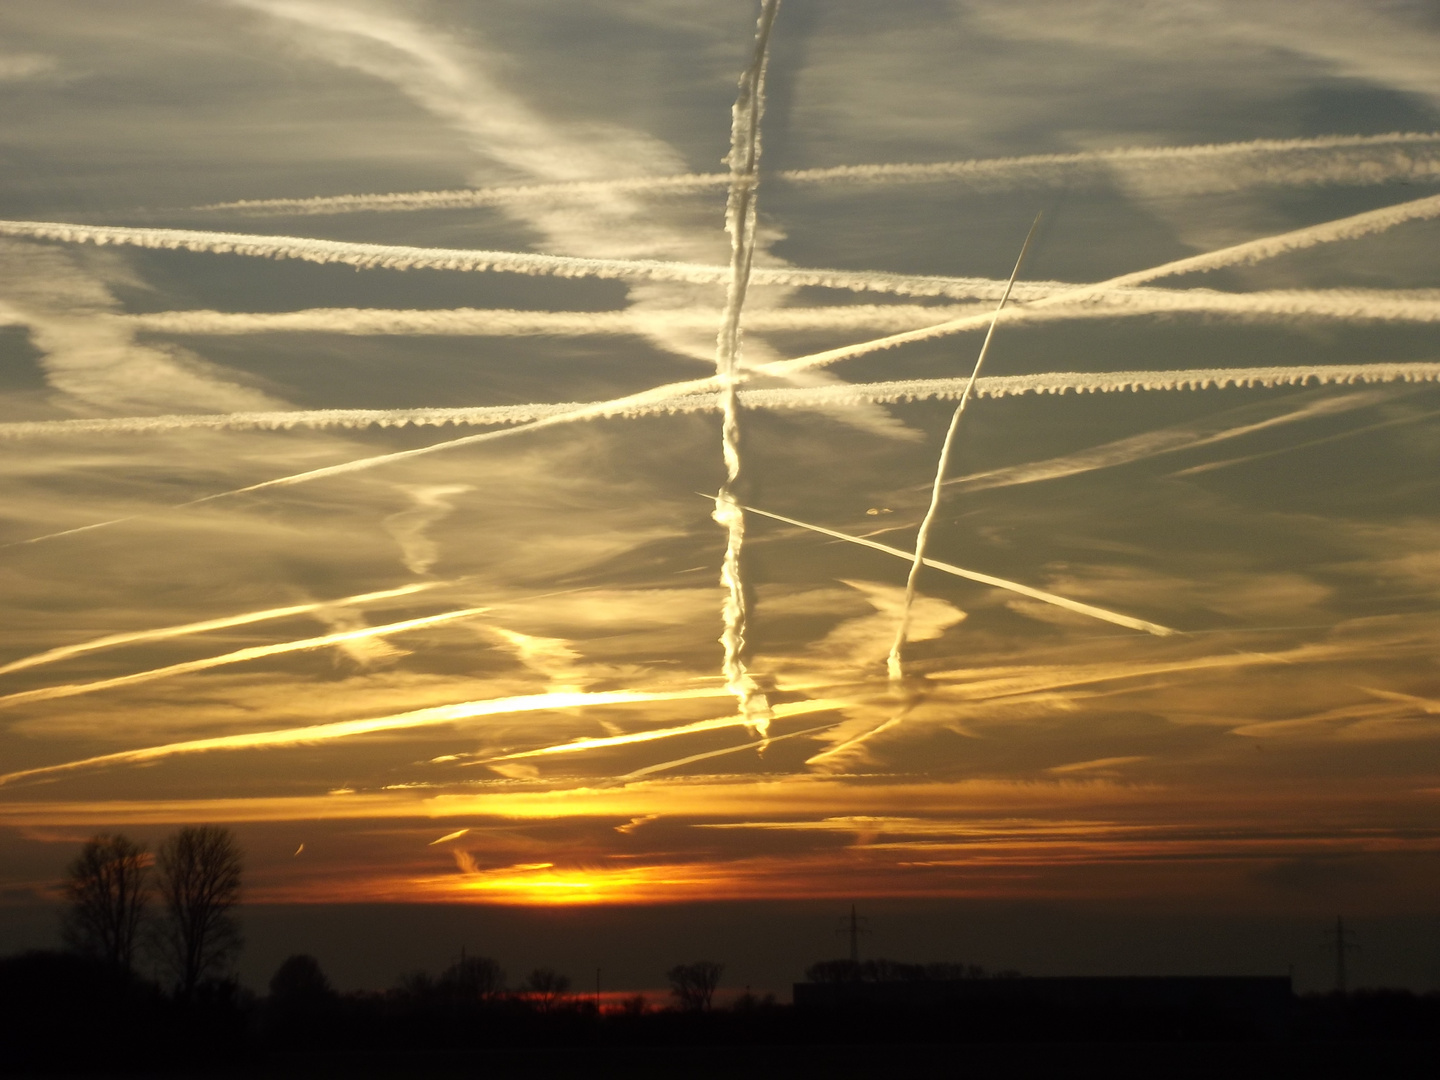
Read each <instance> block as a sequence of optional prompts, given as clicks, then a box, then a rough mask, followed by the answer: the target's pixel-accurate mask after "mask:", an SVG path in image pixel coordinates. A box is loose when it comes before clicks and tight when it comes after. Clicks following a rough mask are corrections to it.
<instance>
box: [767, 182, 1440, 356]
mask: <svg viewBox="0 0 1440 1080" xmlns="http://www.w3.org/2000/svg"><path fill="white" fill-rule="evenodd" d="M1435 217H1440V195H1431V196H1429V197H1428V198H1424V199H1414V200H1412V201H1410V202H1405V203H1397V204H1396V205H1394V206H1386V207H1382V208H1380V209H1379V210H1368V211H1366V212H1365V213H1362V214H1353V215H1351V216H1350V217H1344V218H1338V219H1336V220H1334V221H1327V222H1323V223H1321V224H1319V225H1307V226H1305V227H1304V228H1300V229H1294V230H1291V231H1290V232H1286V233H1279V234H1278V235H1275V236H1266V237H1261V238H1260V239H1258V240H1247V241H1245V242H1244V243H1240V244H1232V245H1230V246H1229V247H1224V248H1220V249H1218V250H1216V251H1210V252H1206V253H1205V254H1202V255H1190V256H1187V257H1186V258H1183V259H1175V260H1173V261H1171V262H1167V263H1161V264H1160V265H1158V266H1152V267H1149V268H1148V269H1145V270H1134V271H1131V272H1130V273H1127V274H1120V275H1119V276H1117V277H1112V278H1108V279H1107V280H1105V281H1098V282H1095V283H1094V284H1092V285H1081V286H1079V287H1077V288H1075V289H1071V290H1066V291H1062V292H1056V293H1051V294H1050V295H1048V296H1045V297H1042V298H1040V299H1037V300H1033V301H1030V302H1029V304H1028V305H1027V306H1026V307H1025V308H1012V309H1011V312H1012V314H1011V315H1009V316H1002V318H1007V319H1008V318H1011V317H1014V316H1015V315H1019V317H1021V318H1024V317H1025V313H1028V312H1030V311H1032V310H1035V309H1037V308H1046V307H1054V306H1058V305H1060V304H1074V303H1077V302H1079V301H1083V300H1088V299H1089V298H1090V297H1092V296H1095V295H1098V294H1100V293H1103V292H1105V291H1107V290H1110V289H1116V288H1127V287H1130V286H1134V285H1143V284H1145V283H1146V282H1150V281H1157V280H1159V279H1161V278H1166V277H1174V276H1177V275H1179V274H1195V273H1205V272H1207V271H1210V270H1218V269H1220V268H1221V267H1226V266H1245V265H1249V264H1252V263H1257V262H1261V261H1263V260H1265V259H1272V258H1275V257H1276V256H1279V255H1284V254H1287V253H1289V252H1293V251H1302V250H1304V249H1306V248H1311V247H1315V246H1317V245H1319V244H1328V243H1334V242H1336V241H1340V240H1357V239H1359V238H1361V237H1364V236H1372V235H1374V234H1376V233H1381V232H1384V231H1386V230H1388V229H1392V228H1394V227H1396V226H1397V225H1402V224H1405V223H1406V222H1410V221H1425V220H1429V219H1431V218H1435ZM989 322H990V318H989V316H988V315H984V314H975V315H968V316H962V317H961V318H958V319H951V320H950V321H948V322H942V323H937V324H936V325H934V326H929V327H926V328H924V329H920V330H911V331H907V332H905V333H900V334H892V335H890V336H889V337H883V338H876V339H875V340H873V341H863V342H860V343H859V344H857V345H848V346H845V347H842V348H839V349H828V350H826V351H824V352H818V353H811V354H810V355H808V356H800V357H796V358H795V359H793V360H781V361H776V362H774V363H770V364H763V365H760V366H759V367H757V368H756V369H755V371H756V372H757V373H759V374H766V375H778V376H784V375H789V374H792V373H794V372H796V371H803V370H805V369H806V368H812V367H824V366H827V365H829V364H834V363H837V362H838V361H841V360H848V359H851V358H853V357H857V356H866V355H868V354H870V353H874V352H879V351H881V350H883V349H893V348H896V347H898V346H900V345H905V344H909V343H910V342H915V341H929V340H931V339H933V338H938V337H944V336H946V335H949V334H955V333H959V332H960V331H963V330H974V329H978V328H980V327H983V326H986V325H988V324H989Z"/></svg>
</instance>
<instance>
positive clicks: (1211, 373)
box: [0, 361, 1440, 460]
mask: <svg viewBox="0 0 1440 1080" xmlns="http://www.w3.org/2000/svg"><path fill="white" fill-rule="evenodd" d="M1437 381H1440V362H1429V361H1421V362H1411V363H1398V364H1392V363H1375V364H1323V365H1316V366H1295V367H1255V368H1181V369H1177V370H1173V371H1100V372H1091V371H1048V372H1040V373H1038V374H1035V375H992V376H987V377H984V378H981V379H979V380H978V381H977V382H976V384H975V396H976V397H993V398H1000V397H1018V396H1020V395H1023V394H1069V393H1075V394H1110V393H1141V392H1147V391H1171V390H1205V389H1212V388H1213V389H1223V388H1225V387H1237V388H1243V387H1266V388H1274V387H1279V386H1308V385H1315V386H1328V385H1352V384H1369V383H1375V384H1380V383H1390V382H1409V383H1420V382H1437ZM968 382H969V380H968V379H964V378H946V379H897V380H891V381H884V382H869V383H842V384H838V385H834V386H820V387H802V388H776V389H770V390H741V391H740V403H741V405H742V406H743V407H745V408H747V409H835V408H844V407H846V406H850V405H894V404H902V403H905V402H911V401H954V400H957V399H958V398H959V397H960V395H961V394H962V393H964V391H965V387H966V386H967V385H968ZM601 406H605V407H606V411H604V412H589V413H587V416H602V415H603V416H610V417H625V418H635V417H642V416H655V415H664V414H669V413H691V412H708V411H714V410H715V408H716V403H715V395H714V394H681V395H677V396H674V397H670V396H662V397H660V398H658V399H657V400H655V401H650V402H645V403H632V404H630V405H628V406H626V407H623V408H616V407H614V403H613V402H580V401H562V402H536V403H534V404H530V405H482V406H478V407H461V408H446V409H315V410H300V409H296V410H287V411H284V412H257V413H195V414H190V415H186V416H130V417H113V418H109V419H103V420H26V421H14V422H11V423H8V424H6V423H0V439H27V438H44V437H51V436H80V435H134V434H148V433H158V432H165V431H188V430H206V431H228V430H235V431H247V430H264V431H269V430H280V431H288V430H291V429H293V428H365V427H372V426H374V427H406V426H412V425H413V426H415V427H444V426H446V425H450V424H454V425H474V426H484V425H492V424H528V423H530V422H531V421H534V420H539V419H545V418H550V417H572V416H573V415H574V414H575V413H577V412H579V411H581V410H591V409H598V408H600V407H601ZM451 445H453V444H452V443H442V444H439V446H440V447H441V448H444V447H448V446H451ZM365 460H371V459H365Z"/></svg>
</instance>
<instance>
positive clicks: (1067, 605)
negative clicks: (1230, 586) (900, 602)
mask: <svg viewBox="0 0 1440 1080" xmlns="http://www.w3.org/2000/svg"><path fill="white" fill-rule="evenodd" d="M745 509H747V510H749V511H750V512H751V513H752V514H759V515H761V516H762V517H768V518H774V519H775V520H776V521H783V522H784V523H785V524H786V525H794V526H796V527H797V528H801V529H808V530H810V531H811V532H815V533H820V534H821V535H822V536H832V537H834V538H835V539H836V540H844V541H846V542H847V543H851V544H859V545H861V546H862V547H868V548H872V549H873V550H875V551H883V552H884V553H885V554H886V555H893V556H895V557H896V558H898V559H904V560H905V561H906V562H910V561H911V560H913V559H914V558H915V553H914V552H913V551H902V550H901V549H900V548H896V547H891V546H890V545H889V544H882V543H880V542H878V541H876V540H870V539H867V538H866V537H862V536H851V535H850V534H849V533H843V532H837V531H836V530H835V529H827V528H825V527H824V526H823V525H812V524H810V523H809V522H808V521H798V520H797V519H795V518H791V517H786V516H785V515H783V514H775V513H771V512H770V511H769V510H759V509H756V508H755V507H753V506H747V507H746V508H745ZM925 565H926V566H929V567H931V568H933V569H935V570H942V571H944V572H945V573H947V574H954V575H955V576H956V577H962V578H966V579H967V580H969V581H978V582H980V583H981V584H982V585H993V586H994V587H995V588H997V589H1004V590H1005V591H1007V592H1013V593H1019V594H1020V595H1021V596H1028V597H1030V598H1031V599H1032V600H1040V601H1042V602H1043V603H1046V604H1053V605H1054V606H1055V607H1059V608H1064V609H1065V610H1066V611H1073V612H1076V613H1077V614H1080V615H1089V616H1090V617H1091V618H1092V619H1101V620H1103V621H1104V622H1108V623H1114V624H1115V625H1116V626H1124V627H1127V628H1129V629H1131V630H1143V631H1145V633H1147V634H1154V635H1155V636H1156V637H1169V636H1170V635H1171V634H1178V633H1180V631H1178V630H1172V629H1171V628H1170V627H1168V626H1161V625H1160V624H1159V623H1153V622H1149V621H1147V620H1145V619H1136V618H1134V617H1133V616H1130V615H1122V614H1120V613H1119V612H1118V611H1110V610H1108V609H1107V608H1102V607H1096V606H1095V605H1094V604H1085V603H1082V602H1081V601H1079V600H1071V599H1070V598H1069V597H1067V596H1058V595H1056V594H1055V593H1051V592H1045V591H1044V590H1043V589H1034V588H1031V587H1030V586H1029V585H1021V584H1020V583H1019V582H1018V581H1008V580H1006V579H1005V578H999V577H994V576H993V575H990V574H982V573H980V572H978V571H976V570H966V569H965V568H964V567H961V566H955V565H954V564H952V563H947V562H940V561H939V560H938V559H930V558H927V559H926V560H925Z"/></svg>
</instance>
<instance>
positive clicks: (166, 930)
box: [156, 825, 241, 998]
mask: <svg viewBox="0 0 1440 1080" xmlns="http://www.w3.org/2000/svg"><path fill="white" fill-rule="evenodd" d="M157 864H158V869H159V874H160V899H161V902H162V903H163V905H164V911H163V914H162V916H161V920H160V924H159V927H158V933H157V934H156V943H157V946H158V951H159V954H160V958H161V961H162V962H163V963H164V964H165V966H166V967H168V968H169V969H170V971H171V974H172V975H174V977H175V986H176V990H177V991H178V992H179V994H180V996H181V997H185V998H189V997H193V996H194V994H195V988H196V987H197V986H199V985H200V983H201V982H202V981H204V980H205V979H206V978H209V977H213V976H216V975H221V974H223V973H224V972H225V971H226V969H227V968H228V967H229V965H230V961H231V960H232V959H234V957H235V954H236V953H238V952H239V951H240V946H241V938H240V926H239V923H238V922H237V921H236V919H235V916H234V915H232V914H231V911H230V909H231V908H233V907H234V906H235V904H236V903H237V902H238V901H239V899H240V869H241V855H240V846H239V844H237V843H236V842H235V836H234V834H233V833H231V832H230V830H229V829H223V828H220V827H219V826H216V825H201V826H192V827H188V828H184V829H181V830H180V831H179V832H178V833H176V834H175V835H174V836H172V837H170V838H169V839H167V840H166V841H165V842H164V843H163V844H161V845H160V854H159V858H158V860H157Z"/></svg>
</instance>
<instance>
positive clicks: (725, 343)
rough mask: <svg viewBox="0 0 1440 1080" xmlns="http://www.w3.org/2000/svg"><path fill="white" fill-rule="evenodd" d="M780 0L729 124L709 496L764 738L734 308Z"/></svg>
mask: <svg viewBox="0 0 1440 1080" xmlns="http://www.w3.org/2000/svg"><path fill="white" fill-rule="evenodd" d="M779 7H780V0H762V3H761V6H760V19H759V22H758V24H757V25H756V30H755V54H754V56H753V58H752V59H751V61H750V66H749V67H748V68H746V69H745V73H744V74H743V75H741V76H740V93H739V96H737V97H736V99H735V107H734V109H733V110H732V112H731V125H730V156H729V163H730V197H729V199H728V200H727V201H726V204H725V231H726V232H728V233H729V234H730V280H729V282H728V284H727V285H726V288H725V313H724V316H723V318H722V319H721V322H720V333H719V334H718V335H717V338H716V344H715V375H716V378H717V379H718V380H719V382H720V391H719V395H720V411H721V421H720V448H721V452H722V454H723V456H724V459H725V480H724V482H723V483H721V485H720V490H719V491H718V492H717V493H716V495H715V513H714V515H713V516H714V518H715V521H716V523H718V524H719V525H721V526H723V527H724V529H725V533H726V542H725V560H724V562H723V563H722V564H721V567H720V584H721V585H723V586H724V587H725V593H726V595H725V605H724V608H723V609H722V614H723V616H724V620H725V630H724V633H722V634H721V636H720V642H721V644H722V645H724V647H725V661H724V673H725V686H726V688H727V689H729V690H730V691H731V692H733V693H734V694H735V697H736V700H737V701H738V702H739V708H740V714H741V715H742V716H744V717H745V718H746V722H747V723H749V724H750V725H751V726H752V727H754V728H755V730H756V731H758V732H759V733H760V734H761V735H764V734H765V733H766V732H767V731H768V730H769V727H770V705H769V703H768V702H767V701H766V700H765V696H764V695H763V694H758V693H756V688H755V680H754V679H752V678H751V677H750V673H749V672H748V671H747V670H746V668H745V658H744V651H745V617H746V610H745V587H744V579H743V577H742V576H741V569H740V551H741V548H742V547H743V546H744V543H745V511H744V510H742V509H741V508H740V504H739V503H738V502H737V501H736V499H735V486H736V483H737V481H738V480H739V478H740V394H739V379H738V373H739V363H740V313H741V311H742V310H743V309H744V307H745V290H746V288H747V286H748V285H749V284H750V265H751V263H752V262H753V261H754V258H755V189H756V185H757V183H758V181H759V167H760V117H761V115H762V114H763V113H764V110H765V61H766V56H767V52H768V48H769V44H770V28H771V27H772V26H773V25H774V23H775V12H776V11H777V10H778V9H779Z"/></svg>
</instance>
